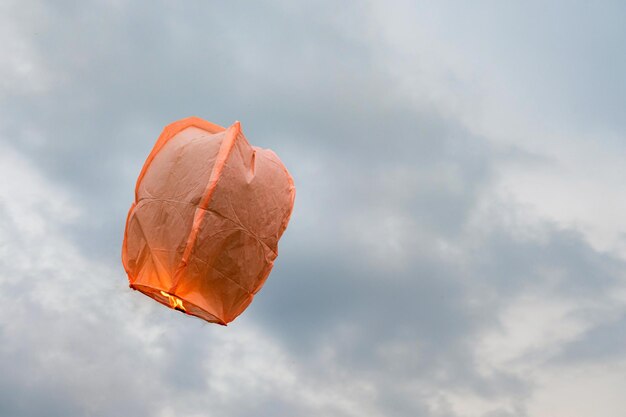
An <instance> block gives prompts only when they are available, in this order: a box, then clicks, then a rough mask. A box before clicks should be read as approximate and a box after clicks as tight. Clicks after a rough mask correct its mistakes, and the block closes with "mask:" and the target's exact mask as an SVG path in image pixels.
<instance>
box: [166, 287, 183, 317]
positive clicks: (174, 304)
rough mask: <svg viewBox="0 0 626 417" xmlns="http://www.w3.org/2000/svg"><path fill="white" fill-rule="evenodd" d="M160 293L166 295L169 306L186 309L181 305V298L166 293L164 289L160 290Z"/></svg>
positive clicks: (180, 309)
mask: <svg viewBox="0 0 626 417" xmlns="http://www.w3.org/2000/svg"><path fill="white" fill-rule="evenodd" d="M161 295H163V296H165V297H167V299H168V300H169V302H170V307H172V308H173V309H174V310H178V311H184V312H187V310H186V309H185V306H183V300H181V299H180V298H178V297H176V296H174V295H171V294H168V293H166V292H165V291H161Z"/></svg>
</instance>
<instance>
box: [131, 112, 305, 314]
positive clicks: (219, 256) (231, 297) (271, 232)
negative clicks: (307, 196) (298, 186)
mask: <svg viewBox="0 0 626 417" xmlns="http://www.w3.org/2000/svg"><path fill="white" fill-rule="evenodd" d="M294 197H295V187H294V184H293V180H292V178H291V176H290V175H289V172H287V169H286V168H285V166H284V165H283V164H282V162H281V161H280V159H278V156H276V154H275V153H274V152H272V151H270V150H267V149H260V148H257V147H255V146H251V145H250V144H249V143H248V141H247V140H246V137H245V136H244V135H243V133H242V131H241V128H240V125H239V122H236V123H234V124H233V125H232V126H230V127H229V128H228V129H224V128H223V127H221V126H218V125H215V124H213V123H210V122H207V121H205V120H202V119H200V118H197V117H189V118H186V119H182V120H179V121H177V122H174V123H172V124H170V125H169V126H167V127H166V128H165V129H164V130H163V133H161V136H160V137H159V139H158V140H157V142H156V144H155V145H154V149H152V152H150V155H149V156H148V159H147V160H146V162H145V164H144V166H143V169H142V170H141V173H140V174H139V178H138V179H137V186H136V188H135V202H134V203H133V205H132V206H131V208H130V211H129V212H128V218H127V220H126V230H125V233H124V243H123V246H122V263H123V264H124V269H125V270H126V273H127V274H128V280H129V282H130V287H131V288H133V289H135V290H138V291H141V292H142V293H144V294H146V295H147V296H149V297H152V298H153V299H155V300H157V301H158V302H160V303H162V304H165V305H167V306H169V307H171V308H174V309H177V310H180V311H183V312H185V313H187V314H191V315H193V316H197V317H200V318H202V319H204V320H206V321H209V322H212V323H219V324H223V325H226V324H227V323H229V322H231V321H232V320H234V319H235V318H236V317H237V316H238V315H239V314H241V313H242V312H243V311H244V310H245V309H246V307H247V306H248V305H249V304H250V302H251V301H252V298H253V297H254V295H255V294H256V293H257V292H258V291H259V290H260V289H261V287H262V286H263V284H264V282H265V280H266V279H267V277H268V275H269V273H270V271H271V270H272V266H273V264H274V259H275V258H276V256H277V251H278V240H279V239H280V237H281V235H282V234H283V232H284V231H285V228H286V227H287V223H288V222H289V217H290V216H291V211H292V209H293V202H294Z"/></svg>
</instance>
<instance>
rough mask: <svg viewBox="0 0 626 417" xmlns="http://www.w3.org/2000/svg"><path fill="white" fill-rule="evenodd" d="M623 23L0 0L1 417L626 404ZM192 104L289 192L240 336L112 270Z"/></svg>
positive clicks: (414, 10)
mask: <svg viewBox="0 0 626 417" xmlns="http://www.w3.org/2000/svg"><path fill="white" fill-rule="evenodd" d="M546 3H549V4H546ZM625 14H626V6H625V5H624V2H623V1H619V0H618V1H610V0H606V1H598V2H582V1H570V2H565V1H563V2H561V1H553V2H543V1H532V0H531V1H523V2H522V1H519V2H494V1H474V2H460V1H459V2H455V1H449V2H425V1H424V2H420V1H407V2H402V1H393V2H383V1H378V2H357V1H354V2H352V1H350V2H330V1H328V2H315V3H314V4H313V3H311V4H310V5H304V4H298V2H292V1H281V0H276V1H257V2H237V1H232V2H212V1H186V2H174V1H171V2H167V1H149V2H148V1H144V2H124V1H108V2H106V1H96V2H73V1H54V2H45V1H18V0H3V1H0V45H2V54H0V114H1V115H2V116H1V117H0V271H1V272H0V303H1V305H2V314H0V415H2V416H7V417H13V416H15V417H22V416H42V415H46V416H51V417H53V416H63V417H66V416H105V417H108V416H111V417H117V416H138V417H143V416H157V417H170V416H191V417H195V416H216V417H240V416H241V417H243V416H289V417H296V416H302V417H309V416H315V417H317V416H332V417H335V416H336V417H344V416H345V417H352V416H355V417H356V416H358V417H369V416H394V417H395V416H400V417H404V416H411V417H415V416H418V417H588V416H592V415H595V416H602V417H622V416H623V415H624V414H623V413H624V410H625V409H626V397H624V395H623V393H624V392H625V391H626V272H625V270H626V216H624V213H625V212H626V193H625V192H624V183H625V181H626V164H624V160H625V158H626V141H625V140H624V139H626V118H625V117H624V114H625V109H626V56H625V54H624V49H625V48H626V26H625V25H624V24H623V23H624V16H625ZM191 115H196V116H200V117H202V118H205V119H207V120H210V121H212V122H215V123H218V124H222V125H230V124H231V123H232V122H234V121H235V120H240V121H241V123H242V127H243V129H244V132H245V133H246V135H247V137H248V138H249V140H250V141H251V142H252V143H253V144H255V145H257V146H261V147H266V148H271V149H273V150H274V151H275V152H276V153H277V154H278V155H279V156H280V157H281V159H282V160H283V162H284V163H285V165H286V166H287V167H288V169H289V170H290V171H291V173H292V175H293V176H294V179H295V183H296V187H297V198H296V205H295V209H294V214H293V216H292V220H291V223H290V226H289V228H288V229H287V232H286V233H285V235H284V237H283V239H282V240H281V242H280V255H279V257H278V260H277V262H276V266H275V268H274V271H273V273H272V275H271V276H270V278H269V279H268V281H267V283H266V285H265V287H264V288H263V290H262V291H261V292H260V293H259V295H258V296H257V297H256V299H255V301H254V302H253V304H252V305H251V306H250V308H249V309H248V310H246V312H245V313H244V314H243V315H242V316H240V317H239V318H238V319H237V320H236V321H235V322H234V323H232V324H231V325H229V326H228V327H221V326H216V325H211V324H207V323H204V322H202V321H201V320H197V319H194V318H190V317H186V316H184V315H182V314H179V313H177V312H175V311H172V310H169V309H167V308H165V307H163V306H161V305H159V304H157V303H155V302H154V301H152V300H150V299H149V298H147V297H144V296H142V295H141V294H139V293H136V292H133V291H131V290H130V289H129V288H128V283H127V279H126V276H125V273H124V270H123V268H122V265H121V260H120V251H121V242H122V235H123V232H124V222H125V219H126V213H127V210H128V207H129V206H130V204H131V202H132V199H133V190H134V182H135V179H136V177H137V175H138V173H139V171H140V169H141V166H142V164H143V161H144V159H145V157H146V156H147V154H148V152H149V151H150V149H151V147H152V145H153V143H154V141H155V140H156V138H157V137H158V135H159V133H160V131H161V129H162V128H163V127H164V126H165V125H166V124H168V123H170V122H172V121H175V120H177V119H180V118H183V117H187V116H191Z"/></svg>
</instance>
